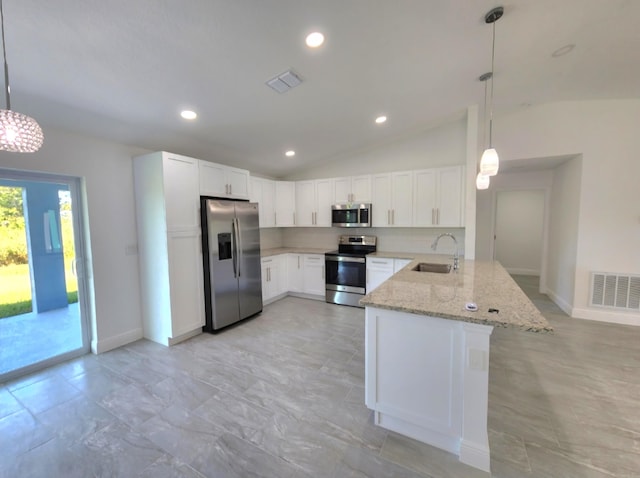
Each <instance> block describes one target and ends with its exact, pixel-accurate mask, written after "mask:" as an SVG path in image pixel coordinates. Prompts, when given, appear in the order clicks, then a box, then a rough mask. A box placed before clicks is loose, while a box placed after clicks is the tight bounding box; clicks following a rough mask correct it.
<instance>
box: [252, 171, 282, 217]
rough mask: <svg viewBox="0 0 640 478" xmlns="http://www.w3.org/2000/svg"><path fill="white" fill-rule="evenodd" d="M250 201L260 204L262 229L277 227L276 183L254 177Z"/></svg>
mask: <svg viewBox="0 0 640 478" xmlns="http://www.w3.org/2000/svg"><path fill="white" fill-rule="evenodd" d="M249 200H250V201H251V202H257V203H258V212H259V217H260V227H274V226H275V225H276V204H275V200H276V183H275V181H272V180H271V179H264V178H256V177H253V176H252V177H251V194H250V195H249Z"/></svg>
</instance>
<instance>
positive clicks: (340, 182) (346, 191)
mask: <svg viewBox="0 0 640 478" xmlns="http://www.w3.org/2000/svg"><path fill="white" fill-rule="evenodd" d="M333 184H334V188H335V196H334V198H335V202H336V203H338V204H342V203H348V202H351V178H335V179H334V180H333Z"/></svg>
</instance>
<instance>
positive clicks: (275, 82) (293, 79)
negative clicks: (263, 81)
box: [267, 70, 302, 93]
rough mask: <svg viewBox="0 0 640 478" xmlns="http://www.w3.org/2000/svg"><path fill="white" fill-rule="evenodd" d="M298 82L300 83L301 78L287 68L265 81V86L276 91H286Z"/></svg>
mask: <svg viewBox="0 0 640 478" xmlns="http://www.w3.org/2000/svg"><path fill="white" fill-rule="evenodd" d="M300 83H302V79H300V77H299V76H298V75H297V74H296V73H294V72H293V70H287V71H285V72H284V73H280V74H279V75H278V76H276V77H275V78H272V79H270V80H269V81H267V86H268V87H269V88H271V89H272V90H275V91H277V92H278V93H286V92H287V91H289V90H290V89H291V88H295V87H296V86H298V85H299V84H300Z"/></svg>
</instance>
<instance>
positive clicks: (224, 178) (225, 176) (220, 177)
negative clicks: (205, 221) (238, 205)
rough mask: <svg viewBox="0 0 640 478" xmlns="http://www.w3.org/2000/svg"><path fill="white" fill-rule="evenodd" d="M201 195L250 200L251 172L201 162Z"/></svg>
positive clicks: (199, 162)
mask: <svg viewBox="0 0 640 478" xmlns="http://www.w3.org/2000/svg"><path fill="white" fill-rule="evenodd" d="M198 164H199V169H200V195H201V196H216V197H223V198H226V197H228V198H230V199H249V171H247V170H246V169H238V168H232V167H230V166H224V165H222V164H216V163H212V162H209V161H203V160H199V161H198Z"/></svg>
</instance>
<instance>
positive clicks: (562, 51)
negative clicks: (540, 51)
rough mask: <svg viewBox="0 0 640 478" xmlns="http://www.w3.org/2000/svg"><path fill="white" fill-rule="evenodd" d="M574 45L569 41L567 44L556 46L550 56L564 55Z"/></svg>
mask: <svg viewBox="0 0 640 478" xmlns="http://www.w3.org/2000/svg"><path fill="white" fill-rule="evenodd" d="M575 47H576V46H575V45H574V44H573V43H570V44H569V45H565V46H562V47H560V48H558V49H557V50H556V51H554V52H553V53H552V54H551V56H552V57H554V58H558V57H559V56H562V55H566V54H567V53H569V52H571V51H572V50H573V49H574V48H575Z"/></svg>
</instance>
